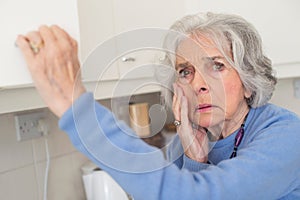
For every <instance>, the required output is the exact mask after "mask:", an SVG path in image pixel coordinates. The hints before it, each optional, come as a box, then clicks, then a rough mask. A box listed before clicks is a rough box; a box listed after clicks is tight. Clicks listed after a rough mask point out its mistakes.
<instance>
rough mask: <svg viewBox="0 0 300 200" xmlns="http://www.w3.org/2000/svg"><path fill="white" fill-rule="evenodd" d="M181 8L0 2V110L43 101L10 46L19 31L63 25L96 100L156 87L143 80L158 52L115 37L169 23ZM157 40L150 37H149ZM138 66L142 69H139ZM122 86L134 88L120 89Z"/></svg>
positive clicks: (103, 0)
mask: <svg viewBox="0 0 300 200" xmlns="http://www.w3.org/2000/svg"><path fill="white" fill-rule="evenodd" d="M184 11H185V9H184V1H183V0H180V1H177V2H176V3H174V2H173V1H171V0H165V1H160V0H152V1H141V0H64V1H59V0H51V1H49V0H46V1H38V0H27V1H24V2H23V1H17V0H11V1H4V2H1V3H0V16H1V17H0V24H1V25H2V28H3V29H5V31H4V32H3V33H2V34H3V35H1V36H2V37H1V38H0V44H1V45H0V56H1V59H0V60H1V62H2V63H1V65H0V114H1V113H7V112H15V111H21V110H28V109H35V108H41V107H44V106H45V105H44V103H43V102H42V101H41V99H40V97H39V95H38V94H37V92H36V90H35V88H34V87H33V86H32V80H31V78H30V76H29V73H28V71H27V68H26V67H25V62H24V61H23V59H22V58H21V53H20V51H19V50H18V49H17V48H16V47H15V46H14V41H15V39H16V37H17V34H18V33H26V32H27V31H30V30H33V29H36V28H37V27H38V26H39V25H41V24H48V25H51V24H58V25H60V26H62V27H63V28H65V29H66V30H67V31H68V32H69V33H71V35H72V36H73V37H74V38H75V39H77V40H78V41H79V48H80V49H79V52H80V59H81V63H82V73H83V80H84V82H85V84H86V87H87V88H88V90H90V91H93V92H94V93H95V96H96V98H98V99H101V98H111V97H115V96H121V95H128V94H129V95H131V94H133V93H134V94H140V93H147V92H154V91H159V90H160V87H158V85H146V86H143V85H144V83H145V82H147V81H148V82H151V80H153V73H154V70H153V69H154V68H152V67H151V66H152V64H155V63H157V62H158V60H159V58H160V57H161V56H160V55H161V54H162V52H161V51H156V50H149V49H148V50H144V49H143V48H142V49H140V50H137V49H136V48H135V47H133V46H132V45H131V44H134V42H133V43H132V41H136V39H137V38H134V39H132V40H131V41H125V43H124V41H121V42H120V40H118V39H120V38H118V37H117V39H116V38H115V37H113V36H115V35H118V34H119V35H123V34H120V33H121V32H123V31H129V30H133V29H140V28H144V27H156V28H168V27H169V26H170V25H171V24H172V23H173V22H174V20H175V19H177V18H179V17H181V16H182V15H183V14H184ZM78 17H79V18H78ZM79 30H80V31H79ZM156 39H157V38H152V36H151V38H148V40H149V41H156ZM159 42H161V41H159ZM126 43H128V44H129V45H128V46H126V45H125V46H126V48H129V49H126V51H124V49H122V48H123V47H124V44H126ZM105 45H106V46H105ZM150 46H151V45H150ZM155 46H157V43H155ZM142 47H144V46H142ZM7 52H8V53H7ZM126 58H127V60H126ZM128 58H129V60H128ZM132 58H133V59H132ZM124 59H125V61H124ZM139 66H143V67H144V68H138V69H137V68H136V67H139ZM145 66H146V67H145ZM147 66H148V67H147ZM141 69H143V70H141ZM124 76H125V78H124ZM122 78H124V80H123V81H121V79H122ZM120 86H122V87H120ZM123 86H124V87H126V88H132V89H131V90H134V91H131V90H127V89H125V88H124V89H123ZM132 86H134V87H132ZM115 88H121V90H120V92H118V93H114V92H115V91H116V90H115ZM131 92H132V93H131Z"/></svg>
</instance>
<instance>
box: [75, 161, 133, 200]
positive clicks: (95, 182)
mask: <svg viewBox="0 0 300 200" xmlns="http://www.w3.org/2000/svg"><path fill="white" fill-rule="evenodd" d="M81 170H82V173H83V175H82V178H83V184H84V189H85V193H86V199H87V200H128V196H127V194H126V192H125V191H124V190H123V189H122V188H121V187H120V185H119V184H118V183H117V182H116V181H115V180H114V179H113V178H112V177H111V176H110V175H109V174H107V173H106V172H105V171H102V170H99V168H98V167H97V166H96V165H95V164H94V163H92V162H88V163H86V164H85V165H83V166H82V168H81Z"/></svg>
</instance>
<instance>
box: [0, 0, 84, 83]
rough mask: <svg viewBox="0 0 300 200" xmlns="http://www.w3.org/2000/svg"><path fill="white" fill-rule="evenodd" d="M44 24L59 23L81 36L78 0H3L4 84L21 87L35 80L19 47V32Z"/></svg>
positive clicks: (0, 50) (0, 57) (0, 55)
mask: <svg viewBox="0 0 300 200" xmlns="http://www.w3.org/2000/svg"><path fill="white" fill-rule="evenodd" d="M41 24H47V25H52V24H58V25H60V26H62V27H63V28H64V29H66V30H67V31H68V32H69V33H70V34H71V35H72V36H73V37H74V38H77V39H78V38H79V29H78V15H77V1H76V0H64V1H60V0H51V1H50V0H47V1H40V0H26V1H20V0H9V1H1V2H0V25H1V30H2V31H1V37H0V61H1V64H0V87H2V88H3V87H5V88H7V87H19V86H24V85H27V84H31V83H32V80H31V78H30V75H29V73H28V71H27V67H26V65H25V62H24V60H23V58H22V55H21V52H20V51H19V49H18V48H17V47H16V46H15V40H16V38H17V35H18V34H26V33H27V32H28V31H31V30H34V29H37V28H38V26H40V25H41Z"/></svg>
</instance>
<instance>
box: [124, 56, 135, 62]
mask: <svg viewBox="0 0 300 200" xmlns="http://www.w3.org/2000/svg"><path fill="white" fill-rule="evenodd" d="M122 61H123V62H134V61H135V58H134V57H123V58H122Z"/></svg>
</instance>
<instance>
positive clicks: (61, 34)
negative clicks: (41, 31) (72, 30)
mask: <svg viewBox="0 0 300 200" xmlns="http://www.w3.org/2000/svg"><path fill="white" fill-rule="evenodd" d="M50 29H51V31H52V32H53V34H54V36H55V38H56V39H57V40H66V41H68V42H69V43H71V44H72V38H71V37H70V35H69V34H68V33H67V32H66V31H65V30H63V29H62V28H60V27H59V26H57V25H52V26H51V27H50Z"/></svg>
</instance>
